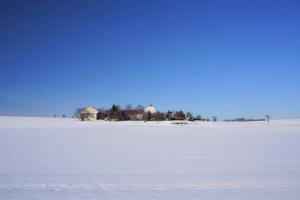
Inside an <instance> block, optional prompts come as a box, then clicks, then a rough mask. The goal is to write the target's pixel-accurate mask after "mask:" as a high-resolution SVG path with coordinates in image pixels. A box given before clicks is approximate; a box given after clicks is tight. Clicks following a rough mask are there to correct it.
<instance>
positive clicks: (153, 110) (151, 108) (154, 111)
mask: <svg viewBox="0 0 300 200" xmlns="http://www.w3.org/2000/svg"><path fill="white" fill-rule="evenodd" d="M146 112H150V113H156V109H155V108H154V107H153V105H152V104H150V105H149V106H148V107H147V109H146Z"/></svg>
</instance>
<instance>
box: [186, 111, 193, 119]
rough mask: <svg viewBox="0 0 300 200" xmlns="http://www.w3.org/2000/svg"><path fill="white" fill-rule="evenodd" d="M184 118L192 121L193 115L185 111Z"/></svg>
mask: <svg viewBox="0 0 300 200" xmlns="http://www.w3.org/2000/svg"><path fill="white" fill-rule="evenodd" d="M185 117H186V119H187V120H189V121H193V120H194V116H193V114H192V113H191V112H187V113H186V115H185Z"/></svg>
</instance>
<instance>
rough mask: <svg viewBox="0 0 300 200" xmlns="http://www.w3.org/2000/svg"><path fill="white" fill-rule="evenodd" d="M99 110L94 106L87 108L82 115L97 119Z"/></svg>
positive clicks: (86, 117) (87, 118)
mask: <svg viewBox="0 0 300 200" xmlns="http://www.w3.org/2000/svg"><path fill="white" fill-rule="evenodd" d="M98 112H99V111H98V110H97V109H95V108H93V107H87V108H85V109H84V110H83V111H82V112H81V113H80V115H81V116H83V117H84V118H85V120H91V121H92V120H97V114H98Z"/></svg>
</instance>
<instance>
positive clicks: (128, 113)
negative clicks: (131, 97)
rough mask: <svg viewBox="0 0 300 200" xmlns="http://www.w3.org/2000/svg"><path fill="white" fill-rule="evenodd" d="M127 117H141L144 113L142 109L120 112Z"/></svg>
mask: <svg viewBox="0 0 300 200" xmlns="http://www.w3.org/2000/svg"><path fill="white" fill-rule="evenodd" d="M121 111H122V112H124V113H125V114H127V115H143V114H145V111H144V110H143V109H138V110H121Z"/></svg>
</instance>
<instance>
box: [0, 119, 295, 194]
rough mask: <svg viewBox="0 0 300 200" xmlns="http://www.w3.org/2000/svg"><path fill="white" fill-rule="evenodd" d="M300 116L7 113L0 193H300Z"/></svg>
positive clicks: (0, 143) (0, 124)
mask: <svg viewBox="0 0 300 200" xmlns="http://www.w3.org/2000/svg"><path fill="white" fill-rule="evenodd" d="M299 197H300V120H275V121H271V122H270V123H266V122H217V123H214V122H195V123H190V124H189V125H182V126H178V125H172V124H171V123H170V122H147V123H145V122H104V121H92V122H79V121H76V120H74V119H58V118H56V119H55V118H33V117H0V199H6V200H8V199H18V200H19V199H130V200H134V199H143V200H144V199H145V200H147V199H172V200H173V199H206V200H210V199H216V200H220V199H222V200H229V199H230V200H231V199H243V200H248V199H249V200H250V199H251V200H253V199H270V200H271V199H272V200H276V199H299Z"/></svg>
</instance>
